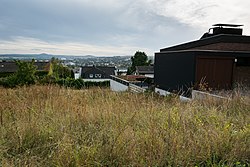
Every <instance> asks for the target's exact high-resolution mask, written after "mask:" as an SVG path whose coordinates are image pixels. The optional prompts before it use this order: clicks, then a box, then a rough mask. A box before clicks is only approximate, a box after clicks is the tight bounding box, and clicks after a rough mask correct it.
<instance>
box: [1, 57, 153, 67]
mask: <svg viewBox="0 0 250 167" xmlns="http://www.w3.org/2000/svg"><path fill="white" fill-rule="evenodd" d="M52 57H55V58H58V59H59V60H61V62H62V63H63V64H64V65H67V66H69V67H79V66H93V65H95V66H113V67H114V66H115V67H116V68H117V69H119V70H125V69H127V68H128V67H129V66H131V57H132V56H110V57H105V56H93V55H86V56H70V55H52V54H45V53H42V54H0V60H31V59H35V60H38V61H39V60H40V61H47V60H50V59H51V58H52ZM149 59H151V60H153V57H149Z"/></svg>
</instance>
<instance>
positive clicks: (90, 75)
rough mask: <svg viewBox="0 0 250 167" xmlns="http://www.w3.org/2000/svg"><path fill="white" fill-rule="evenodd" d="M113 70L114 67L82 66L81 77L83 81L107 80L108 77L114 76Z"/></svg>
mask: <svg viewBox="0 0 250 167" xmlns="http://www.w3.org/2000/svg"><path fill="white" fill-rule="evenodd" d="M115 70H116V68H115V67H105V66H84V67H82V71H81V77H82V78H84V79H109V78H110V75H115Z"/></svg>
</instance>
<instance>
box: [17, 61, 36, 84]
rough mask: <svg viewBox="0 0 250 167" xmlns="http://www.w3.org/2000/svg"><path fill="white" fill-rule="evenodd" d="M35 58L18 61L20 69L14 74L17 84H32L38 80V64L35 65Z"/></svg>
mask: <svg viewBox="0 0 250 167" xmlns="http://www.w3.org/2000/svg"><path fill="white" fill-rule="evenodd" d="M34 63H35V60H32V61H31V62H26V61H20V60H18V61H16V64H17V66H18V70H17V72H16V74H15V75H14V76H13V77H15V79H16V83H17V85H31V84H35V82H36V76H35V73H36V66H35V65H34Z"/></svg>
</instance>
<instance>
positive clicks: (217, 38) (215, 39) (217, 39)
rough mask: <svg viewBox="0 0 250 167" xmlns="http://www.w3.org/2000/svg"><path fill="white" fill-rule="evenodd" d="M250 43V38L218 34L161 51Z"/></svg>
mask: <svg viewBox="0 0 250 167" xmlns="http://www.w3.org/2000/svg"><path fill="white" fill-rule="evenodd" d="M223 42H224V43H249V44H250V36H245V35H231V34H218V35H214V36H210V37H206V38H202V39H199V40H195V41H191V42H187V43H183V44H179V45H175V46H171V47H167V48H163V49H160V51H161V52H163V51H175V50H187V49H191V48H195V47H200V46H205V45H209V44H214V43H223Z"/></svg>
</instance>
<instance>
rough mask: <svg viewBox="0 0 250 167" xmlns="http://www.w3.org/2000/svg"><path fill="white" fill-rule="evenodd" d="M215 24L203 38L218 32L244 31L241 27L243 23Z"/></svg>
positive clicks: (237, 32) (232, 33)
mask: <svg viewBox="0 0 250 167" xmlns="http://www.w3.org/2000/svg"><path fill="white" fill-rule="evenodd" d="M213 26H214V27H212V28H210V29H209V30H208V32H206V33H205V34H203V36H202V37H201V39H203V38H206V37H210V36H214V35H218V34H230V35H242V31H243V30H242V28H239V27H241V26H243V25H238V24H214V25H213Z"/></svg>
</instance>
